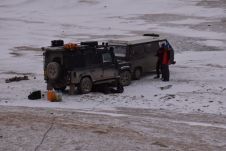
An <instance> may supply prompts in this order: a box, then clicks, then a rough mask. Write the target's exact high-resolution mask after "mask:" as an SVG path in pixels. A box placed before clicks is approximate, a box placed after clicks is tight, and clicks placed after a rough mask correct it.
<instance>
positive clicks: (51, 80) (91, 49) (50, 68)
mask: <svg viewBox="0 0 226 151" xmlns="http://www.w3.org/2000/svg"><path fill="white" fill-rule="evenodd" d="M42 49H43V50H44V53H43V55H44V79H45V80H46V83H47V89H48V90H50V89H53V88H54V89H56V90H64V89H65V88H66V87H67V86H69V87H70V89H69V92H70V94H73V93H74V91H75V88H76V87H77V89H78V91H79V92H80V93H82V94H83V93H89V92H90V91H92V89H93V87H94V85H97V84H109V85H110V84H111V85H114V86H117V87H118V85H120V82H119V78H120V77H119V72H118V64H117V60H116V59H115V55H114V52H113V50H112V49H110V48H109V47H108V46H107V45H98V42H97V41H90V42H81V43H80V45H78V44H73V43H69V44H64V41H63V40H53V41H52V45H51V46H49V47H44V48H42Z"/></svg>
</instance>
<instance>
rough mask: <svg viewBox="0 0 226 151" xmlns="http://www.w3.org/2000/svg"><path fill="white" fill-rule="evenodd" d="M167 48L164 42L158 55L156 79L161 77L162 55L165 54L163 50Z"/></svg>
mask: <svg viewBox="0 0 226 151" xmlns="http://www.w3.org/2000/svg"><path fill="white" fill-rule="evenodd" d="M164 48H165V44H164V43H163V44H162V45H161V47H160V48H159V49H158V51H157V53H156V56H157V57H158V59H157V62H156V74H157V75H156V77H154V78H155V79H157V78H160V73H161V71H160V70H161V69H162V55H163V50H164Z"/></svg>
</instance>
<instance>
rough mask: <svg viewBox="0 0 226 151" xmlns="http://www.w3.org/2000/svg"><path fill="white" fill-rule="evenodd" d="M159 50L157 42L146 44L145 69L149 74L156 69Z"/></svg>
mask: <svg viewBox="0 0 226 151" xmlns="http://www.w3.org/2000/svg"><path fill="white" fill-rule="evenodd" d="M158 49H159V43H158V42H157V41H156V42H155V41H154V42H150V43H147V44H145V56H146V59H145V65H146V67H145V69H146V71H147V72H152V71H153V70H155V68H156V63H157V59H158V58H157V56H156V54H157V51H158Z"/></svg>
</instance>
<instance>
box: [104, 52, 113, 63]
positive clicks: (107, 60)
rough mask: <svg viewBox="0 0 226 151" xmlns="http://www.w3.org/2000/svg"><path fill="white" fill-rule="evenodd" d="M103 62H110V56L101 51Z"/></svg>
mask: <svg viewBox="0 0 226 151" xmlns="http://www.w3.org/2000/svg"><path fill="white" fill-rule="evenodd" d="M102 59H103V63H105V62H112V56H111V54H110V53H103V54H102Z"/></svg>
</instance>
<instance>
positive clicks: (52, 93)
mask: <svg viewBox="0 0 226 151" xmlns="http://www.w3.org/2000/svg"><path fill="white" fill-rule="evenodd" d="M47 99H48V100H49V101H50V102H55V101H57V96H56V92H55V91H53V90H49V91H48V93H47Z"/></svg>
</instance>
